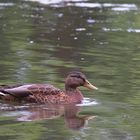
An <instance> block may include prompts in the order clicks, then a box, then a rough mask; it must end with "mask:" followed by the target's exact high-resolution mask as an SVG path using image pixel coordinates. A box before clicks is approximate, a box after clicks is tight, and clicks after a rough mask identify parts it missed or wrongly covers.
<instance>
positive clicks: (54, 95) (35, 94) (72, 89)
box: [0, 71, 97, 104]
mask: <svg viewBox="0 0 140 140" xmlns="http://www.w3.org/2000/svg"><path fill="white" fill-rule="evenodd" d="M79 86H84V87H87V88H89V89H97V88H96V87H95V86H93V85H92V84H91V83H90V82H89V81H88V80H87V78H86V76H85V75H84V74H83V73H81V72H77V71H75V72H71V73H70V74H69V75H68V76H67V78H66V80H65V91H62V90H60V89H58V88H56V87H54V86H53V85H50V84H25V85H17V86H1V87H0V99H2V100H8V101H25V102H32V103H49V104H70V103H80V102H81V101H82V100H83V95H82V93H81V92H80V90H79V89H78V87H79Z"/></svg>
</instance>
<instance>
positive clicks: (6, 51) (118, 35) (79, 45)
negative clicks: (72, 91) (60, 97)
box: [0, 0, 140, 140]
mask: <svg viewBox="0 0 140 140" xmlns="http://www.w3.org/2000/svg"><path fill="white" fill-rule="evenodd" d="M45 2H46V3H45ZM49 2H50V1H44V3H41V1H39V0H38V1H36V2H34V1H22V0H3V1H0V84H15V83H51V84H53V85H55V86H57V87H59V88H61V89H63V87H64V78H65V76H66V74H67V73H68V72H70V71H72V70H80V71H82V72H84V73H85V74H86V75H87V77H88V79H89V81H91V82H92V83H94V84H95V85H96V86H97V87H98V88H99V90H98V91H94V92H93V91H87V90H85V89H84V88H82V89H81V90H82V92H83V93H84V96H85V97H89V98H91V99H95V100H96V102H97V103H98V104H97V105H94V106H85V107H81V110H82V111H81V113H82V114H92V115H96V118H95V119H92V120H90V121H89V123H88V125H87V126H85V127H84V128H83V129H80V130H78V131H74V130H71V129H69V128H68V127H67V126H66V125H65V123H64V118H63V116H61V117H58V118H56V119H52V120H41V121H33V122H19V121H16V116H18V115H19V114H20V111H13V112H12V111H9V112H8V111H6V112H5V111H3V110H2V109H1V111H0V115H1V116H0V139H2V140H11V139H20V140H44V139H46V140H48V139H53V140H55V139H56V140H59V139H60V140H78V139H83V140H94V139H95V140H139V139H140V133H139V130H140V119H139V118H140V109H139V108H140V90H139V89H140V65H139V64H140V3H139V0H133V1H130V0H117V1H114V0H106V1H105V0H102V1H101V0H99V1H95V0H87V1H76V0H75V1H74V0H73V1H69V2H68V1H59V2H58V3H56V4H54V3H49ZM52 2H53V1H52ZM0 105H1V107H3V103H0ZM12 113H15V114H14V115H13V114H12Z"/></svg>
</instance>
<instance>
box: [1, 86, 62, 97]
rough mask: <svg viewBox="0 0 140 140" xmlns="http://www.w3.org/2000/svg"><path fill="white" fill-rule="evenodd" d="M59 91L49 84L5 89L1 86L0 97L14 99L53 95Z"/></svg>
mask: <svg viewBox="0 0 140 140" xmlns="http://www.w3.org/2000/svg"><path fill="white" fill-rule="evenodd" d="M60 91H61V90H59V89H58V88H55V87H54V86H52V85H49V84H29V85H20V86H13V87H7V88H6V86H3V88H0V95H2V96H9V95H10V96H13V97H15V98H19V99H20V98H24V97H28V96H30V95H36V94H40V95H54V94H59V93H60Z"/></svg>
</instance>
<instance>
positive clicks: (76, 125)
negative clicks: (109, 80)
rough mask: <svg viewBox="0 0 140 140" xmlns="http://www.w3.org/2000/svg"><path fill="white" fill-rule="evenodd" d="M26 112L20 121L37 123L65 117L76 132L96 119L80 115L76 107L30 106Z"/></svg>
mask: <svg viewBox="0 0 140 140" xmlns="http://www.w3.org/2000/svg"><path fill="white" fill-rule="evenodd" d="M26 111H27V112H26V113H25V114H24V115H22V116H20V117H18V118H17V120H18V121H37V120H42V119H55V118H58V117H64V121H65V124H66V126H67V127H69V128H70V129H74V130H78V129H81V128H83V127H84V126H85V125H87V124H88V121H89V120H91V119H93V118H95V116H94V115H79V112H80V107H78V106H76V105H66V106H60V105H59V106H58V105H55V106H54V105H49V106H48V105H39V106H30V107H29V108H28V109H27V110H26Z"/></svg>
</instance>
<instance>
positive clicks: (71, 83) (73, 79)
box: [65, 71, 98, 90]
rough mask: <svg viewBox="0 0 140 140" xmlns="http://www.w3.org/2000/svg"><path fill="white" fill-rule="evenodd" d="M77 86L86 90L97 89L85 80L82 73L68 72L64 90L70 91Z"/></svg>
mask: <svg viewBox="0 0 140 140" xmlns="http://www.w3.org/2000/svg"><path fill="white" fill-rule="evenodd" d="M79 86H84V87H87V88H88V89H96V90H97V89H98V88H97V87H95V86H94V85H92V84H91V83H90V82H89V81H88V80H87V78H86V76H85V75H84V74H83V73H82V72H78V71H73V72H70V73H69V75H68V76H67V78H66V81H65V89H66V90H72V89H76V88H77V87H79Z"/></svg>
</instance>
